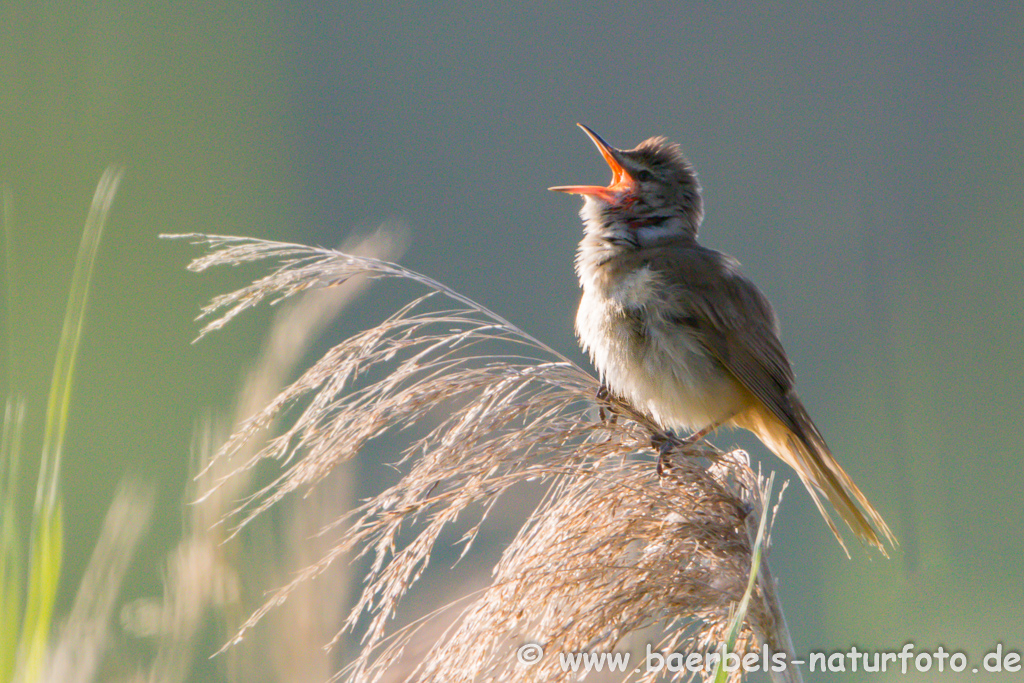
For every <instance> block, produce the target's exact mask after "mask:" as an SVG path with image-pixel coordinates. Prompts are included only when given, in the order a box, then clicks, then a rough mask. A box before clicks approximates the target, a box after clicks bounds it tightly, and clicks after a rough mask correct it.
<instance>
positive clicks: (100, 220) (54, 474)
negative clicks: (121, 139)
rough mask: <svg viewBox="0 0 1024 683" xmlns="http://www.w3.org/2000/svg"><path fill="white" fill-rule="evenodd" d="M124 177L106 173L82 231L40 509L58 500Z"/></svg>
mask: <svg viewBox="0 0 1024 683" xmlns="http://www.w3.org/2000/svg"><path fill="white" fill-rule="evenodd" d="M123 174H124V171H123V169H120V168H114V167H110V168H108V169H107V170H106V171H104V172H103V177H101V178H100V182H99V184H98V185H97V186H96V193H95V194H94V195H93V199H92V206H91V207H90V209H89V216H88V217H87V218H86V220H85V229H84V230H83V231H82V242H81V244H80V245H79V248H78V257H77V258H76V259H75V272H74V274H73V275H72V277H71V291H70V294H69V297H68V307H67V310H66V311H65V313H64V327H63V329H62V330H61V334H60V344H59V345H58V347H57V359H56V361H55V362H54V365H53V380H52V382H51V383H50V395H49V398H48V399H47V405H46V426H45V431H44V432H43V462H42V468H41V470H40V476H39V489H38V491H37V495H36V506H37V507H38V506H40V505H41V504H42V501H43V500H44V499H46V500H51V501H52V500H55V498H56V494H57V481H58V479H59V472H60V456H61V451H62V448H63V446H64V430H65V429H66V428H67V421H68V406H69V405H70V403H71V383H72V379H73V375H74V367H75V359H76V357H77V356H78V345H79V342H80V341H81V338H82V324H83V321H84V320H85V308H86V304H87V303H88V300H89V284H90V282H91V281H92V272H93V267H94V266H95V264H96V254H97V253H98V252H99V246H100V238H101V237H102V236H103V228H104V226H105V225H106V222H107V216H108V215H109V214H110V206H111V204H112V203H113V201H114V195H115V194H116V192H117V185H118V183H120V182H121V177H122V175H123ZM44 486H45V487H46V488H45V489H44Z"/></svg>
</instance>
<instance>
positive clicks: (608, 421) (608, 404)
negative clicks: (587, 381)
mask: <svg viewBox="0 0 1024 683" xmlns="http://www.w3.org/2000/svg"><path fill="white" fill-rule="evenodd" d="M594 398H595V399H597V416H598V419H600V421H601V424H604V425H608V426H609V427H611V426H613V425H614V424H615V423H616V421H617V420H618V419H619V413H618V411H617V410H616V409H615V406H614V404H613V403H612V392H611V390H609V389H608V387H606V386H605V385H604V384H602V385H601V386H599V387H598V388H597V392H596V393H595V394H594Z"/></svg>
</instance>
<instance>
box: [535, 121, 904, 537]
mask: <svg viewBox="0 0 1024 683" xmlns="http://www.w3.org/2000/svg"><path fill="white" fill-rule="evenodd" d="M581 127H582V126H581ZM583 128H584V130H585V131H586V132H587V134H588V135H590V137H591V139H592V140H593V141H594V143H595V144H596V145H597V146H598V149H599V150H600V151H601V153H602V155H603V156H604V158H605V160H606V161H607V162H608V164H609V166H610V167H611V168H612V172H613V178H612V182H611V184H610V185H609V186H608V187H599V186H568V187H559V188H552V189H555V190H559V191H563V192H571V193H575V194H581V195H583V196H584V200H585V201H584V206H583V210H582V211H581V213H580V215H581V217H582V218H583V220H584V228H585V229H584V237H583V240H582V241H581V242H580V248H579V251H578V253H577V259H576V270H577V273H578V275H579V278H580V284H581V287H582V288H583V296H582V298H581V301H580V306H579V310H578V312H577V317H576V330H577V333H578V335H579V337H580V342H581V344H582V345H583V347H584V348H585V349H586V350H587V352H588V353H589V354H590V356H591V359H592V360H593V361H594V364H595V365H596V366H597V368H598V371H599V372H600V373H601V377H602V380H603V381H604V383H605V384H606V386H607V387H608V388H609V389H610V390H611V391H613V392H614V393H615V394H617V395H618V396H620V397H622V398H623V399H625V400H627V401H629V402H630V403H632V404H633V405H634V406H636V407H637V408H639V409H641V410H644V411H646V412H647V413H649V414H650V415H651V416H652V417H653V418H654V419H655V420H656V421H657V422H658V423H659V424H660V425H662V426H663V427H664V428H666V429H688V430H691V431H697V430H703V429H706V428H709V427H718V426H722V425H728V426H734V427H741V428H743V429H747V430H749V431H751V432H753V433H754V434H755V435H757V437H758V438H759V439H760V440H761V441H762V442H764V444H765V445H766V446H767V447H768V448H770V449H771V450H772V451H773V452H774V453H775V454H776V455H777V456H778V457H779V458H781V459H782V460H783V461H785V462H786V463H787V464H788V465H790V466H791V467H792V468H793V469H794V470H795V471H796V472H797V474H798V475H799V477H800V479H801V481H803V482H804V484H805V485H806V486H807V489H808V491H809V492H810V494H811V497H812V498H813V499H814V502H815V503H816V504H817V506H818V509H819V510H820V511H821V514H822V516H823V517H824V518H825V520H826V521H827V522H828V525H829V527H830V528H831V529H832V531H833V533H835V535H836V538H837V539H839V542H840V543H841V544H843V540H842V537H841V536H840V534H839V530H838V529H837V528H836V525H835V524H834V523H833V521H832V519H831V516H830V515H829V513H828V511H827V509H826V508H825V506H824V504H823V502H822V495H823V496H824V497H825V498H827V499H828V501H829V502H830V503H831V505H832V506H833V507H834V508H835V510H836V511H837V512H838V513H839V516H840V517H842V519H843V520H844V521H845V522H846V523H847V524H848V525H849V526H850V528H851V529H852V530H853V532H854V533H855V534H856V535H857V537H858V538H860V539H861V540H862V541H864V542H865V543H868V544H870V545H873V546H875V547H877V548H878V549H879V550H881V552H882V553H883V554H884V553H885V548H884V545H883V541H882V539H883V538H884V539H886V540H887V541H888V542H889V543H890V544H895V542H896V539H895V537H894V536H893V534H892V531H890V530H889V527H888V526H887V525H886V523H885V521H884V520H883V519H882V517H881V515H879V514H878V512H877V511H876V510H875V509H874V508H873V507H872V506H871V504H870V503H869V502H868V500H867V498H865V496H864V494H863V493H861V491H860V489H858V488H857V486H856V485H855V484H854V483H853V481H852V480H851V479H850V477H849V476H848V475H847V474H846V472H844V471H843V469H842V467H840V465H839V463H837V462H836V460H835V458H833V457H832V454H831V452H830V451H829V448H828V446H827V444H826V443H825V440H824V439H823V438H822V436H821V433H820V432H819V431H818V429H817V428H816V427H815V426H814V423H813V422H812V421H811V418H810V416H809V415H808V414H807V411H806V410H805V409H804V407H803V405H802V404H801V402H800V399H799V398H798V397H797V395H796V391H795V389H794V378H793V371H792V369H791V368H790V364H789V359H788V358H787V357H786V352H785V350H784V349H783V348H782V343H781V342H780V341H779V329H778V322H777V320H776V318H775V313H774V312H773V310H772V307H771V305H770V304H769V303H768V300H767V299H766V298H765V297H764V296H763V295H762V294H761V292H760V291H758V289H757V288H756V287H755V286H754V284H753V283H752V282H750V281H749V280H748V279H747V278H745V277H744V276H743V275H742V274H741V273H740V271H739V264H738V263H737V262H736V261H735V260H734V259H733V258H731V257H729V256H727V255H725V254H721V253H719V252H717V251H713V250H711V249H707V248H705V247H703V246H701V245H700V244H698V243H697V231H698V228H699V226H700V222H701V219H702V217H703V203H702V200H701V196H700V185H699V183H698V182H697V177H696V174H695V173H694V171H693V168H692V167H691V166H690V164H689V163H688V162H687V161H686V160H685V158H684V157H683V156H682V154H681V152H680V151H679V148H678V147H677V146H675V145H671V144H669V143H667V142H666V141H665V140H663V139H662V138H652V139H650V140H648V141H646V142H644V143H642V144H641V145H640V146H639V147H637V148H636V149H633V150H627V151H623V150H617V149H615V148H613V147H611V146H609V145H608V144H607V143H605V142H604V141H603V140H601V138H599V137H598V136H597V135H596V134H594V133H593V132H591V131H590V130H589V129H587V128H585V127H583ZM843 547H844V548H845V547H846V546H845V544H843Z"/></svg>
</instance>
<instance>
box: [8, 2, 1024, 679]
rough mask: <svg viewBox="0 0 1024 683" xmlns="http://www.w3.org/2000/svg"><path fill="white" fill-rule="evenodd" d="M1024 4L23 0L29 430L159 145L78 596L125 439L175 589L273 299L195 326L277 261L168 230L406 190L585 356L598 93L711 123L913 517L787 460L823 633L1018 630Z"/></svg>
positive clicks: (428, 251) (277, 223) (438, 265)
mask: <svg viewBox="0 0 1024 683" xmlns="http://www.w3.org/2000/svg"><path fill="white" fill-rule="evenodd" d="M1022 35H1024V6H1022V5H1021V4H1020V3H1019V2H1007V3H999V2H990V3H963V2H956V3H952V2H949V3H939V2H927V3H898V4H872V6H870V7H868V6H863V7H862V6H860V3H840V2H831V3H794V2H785V3H781V4H777V5H776V6H774V7H773V8H771V9H768V8H765V7H761V8H754V7H746V6H737V7H735V8H731V9H730V8H726V7H725V6H724V5H723V4H721V3H708V4H699V3H692V4H687V5H686V6H681V5H680V4H679V3H656V4H652V5H647V6H645V5H643V4H637V3H623V4H618V3H611V2H602V1H600V0H596V1H595V2H590V3H586V5H585V7H584V8H582V9H581V10H579V11H572V10H568V9H565V8H560V7H554V6H551V5H549V4H547V3H539V4H536V5H534V4H517V5H515V6H513V5H511V4H509V3H489V2H473V3H464V2H461V1H455V2H448V3H443V4H440V3H437V4H429V3H427V4H416V3H401V4H398V3H395V4H392V5H390V6H383V5H382V4H380V3H365V4H363V3H355V2H346V3H337V4H331V6H330V7H326V8H324V7H320V8H315V9H314V8H312V7H310V6H309V5H307V4H306V3H265V2H264V3H250V2H244V3H243V2H238V3H212V4H207V3H204V4H200V3H195V4H192V3H188V4H177V3H176V4H169V3H168V4H166V5H165V4H163V3H132V2H102V1H100V2H92V3H49V4H46V5H44V4H42V3H37V2H21V1H20V0H5V2H4V3H3V4H2V5H0V83H3V87H2V88H0V103H2V104H0V184H2V185H3V189H4V191H5V193H6V197H7V220H8V221H9V223H10V225H12V226H13V233H12V234H13V240H14V244H13V248H14V249H15V253H16V256H17V258H16V261H15V265H16V268H15V269H14V271H13V272H4V274H3V276H4V279H3V282H4V286H7V287H10V286H13V287H14V288H15V289H14V293H15V306H14V307H13V309H12V310H4V311H3V315H4V316H5V322H4V328H5V329H6V328H7V325H8V324H10V325H11V326H12V328H13V330H14V337H13V343H12V344H11V348H12V349H13V352H10V351H8V350H7V345H6V344H5V345H4V347H5V351H4V354H5V356H6V357H5V366H6V367H8V368H9V371H8V372H7V373H5V377H3V379H2V380H0V381H2V384H0V389H2V390H3V393H4V394H7V393H8V392H10V391H11V390H12V389H16V390H18V391H20V392H22V393H23V394H24V395H25V396H26V397H27V398H28V401H29V420H28V431H27V434H28V442H27V443H26V449H25V450H26V453H28V454H32V453H38V450H39V449H38V446H39V443H38V441H39V437H38V435H39V433H40V425H41V422H42V414H43V411H44V407H45V403H44V402H45V396H46V390H47V388H48V384H49V380H50V373H51V369H52V363H53V356H54V351H55V348H56V343H57V339H58V337H59V334H60V325H61V319H62V315H63V310H64V306H65V302H66V296H67V288H68V284H69V280H70V275H71V268H72V267H73V262H74V254H75V251H76V249H77V244H78V239H79V236H80V233H81V225H82V222H83V220H84V218H85V214H86V212H87V210H88V206H89V201H90V198H91V196H92V192H93V189H94V187H95V183H96V182H97V180H98V178H99V176H100V173H101V172H102V170H103V168H104V167H105V166H106V165H107V164H108V163H111V162H120V163H123V164H125V165H126V166H127V168H128V175H127V177H126V180H125V181H124V183H123V184H122V186H121V190H120V193H119V195H118V197H117V200H116V203H115V206H114V210H113V213H112V219H111V223H110V225H109V226H108V228H107V231H106V235H105V237H104V242H103V244H102V246H101V251H100V257H99V264H98V271H97V273H96V276H95V278H94V281H93V290H92V299H91V304H90V309H89V310H88V312H87V318H86V328H85V333H84V337H83V342H82V349H81V354H80V357H79V365H78V368H77V372H76V384H75V391H74V394H73V404H72V409H71V423H70V426H69V433H68V436H67V442H66V447H65V450H66V455H65V461H64V470H63V492H64V500H65V520H66V530H67V541H66V544H67V552H68V557H67V560H66V568H67V579H66V584H65V585H66V587H67V588H66V590H67V593H66V594H64V595H62V598H61V602H60V603H59V605H58V609H60V608H61V607H64V608H66V607H67V605H68V604H69V602H70V599H71V592H70V591H71V589H72V587H73V586H75V585H76V584H77V579H78V578H79V577H80V575H81V572H82V570H83V567H84V564H85V562H86V561H87V559H88V554H89V552H90V549H91V548H92V546H93V544H94V543H95V540H96V536H97V534H98V532H99V527H100V524H101V522H102V517H103V514H104V512H105V511H106V509H107V506H108V505H109V502H110V498H111V496H112V494H113V491H114V488H115V486H116V483H117V481H118V480H119V479H120V477H121V476H122V475H123V474H124V473H126V472H128V473H131V474H133V475H135V476H136V477H138V478H141V479H144V480H147V481H152V482H155V483H156V485H157V487H158V495H159V500H158V514H157V515H156V518H155V519H156V521H155V524H154V528H153V532H152V533H151V535H150V536H149V537H148V540H147V542H146V545H145V546H144V547H143V549H142V553H141V556H140V558H139V559H138V560H137V561H136V563H135V566H134V569H133V571H132V574H131V579H130V581H129V584H128V585H127V586H126V588H125V594H126V597H128V598H131V597H138V596H143V595H149V594H154V593H159V591H160V572H159V569H158V567H159V562H161V561H162V560H161V558H162V557H163V556H164V554H165V553H166V552H167V550H168V549H169V548H170V547H171V546H172V545H173V543H174V540H175V539H176V538H177V535H178V534H179V533H180V527H181V521H182V516H183V513H182V503H183V500H184V498H183V497H184V493H183V491H184V486H185V483H186V480H187V477H188V466H189V444H190V441H191V433H192V428H193V425H194V424H195V421H196V420H197V418H198V417H199V416H200V415H201V414H202V413H203V411H204V410H205V409H206V408H207V407H209V406H213V407H222V406H224V405H226V404H227V402H228V401H229V400H230V398H231V396H232V395H233V392H234V391H235V390H236V389H237V388H238V386H239V377H240V375H241V373H242V371H243V370H244V369H245V368H246V367H247V365H248V364H249V363H250V362H251V360H252V357H253V354H254V353H255V351H256V350H257V349H258V347H259V345H260V343H261V341H260V333H261V330H262V329H263V327H262V324H263V322H264V320H263V318H261V317H260V316H259V315H249V316H245V317H243V318H242V319H240V320H238V321H237V322H235V323H233V324H232V325H231V326H230V327H229V328H228V329H227V330H226V331H224V332H221V333H218V334H216V335H214V336H213V337H212V338H210V339H206V340H204V341H203V342H202V343H201V344H198V345H196V346H191V345H190V343H189V342H190V341H191V340H192V338H193V337H194V336H195V333H196V330H197V326H196V325H195V324H194V323H193V321H192V318H193V317H194V316H195V314H196V313H197V312H198V309H199V306H200V305H201V304H202V303H205V302H206V301H207V300H208V299H209V298H210V297H211V296H213V295H215V294H218V293H222V292H224V291H227V290H228V289H230V288H233V287H234V286H237V285H240V284H242V283H244V282H245V281H246V280H247V279H249V278H251V277H253V276H255V275H258V274H259V271H255V270H254V271H247V272H245V273H235V272H231V273H212V274H209V273H208V274H203V275H199V276H197V275H192V274H189V273H187V272H186V271H185V269H184V266H185V264H186V263H187V261H188V260H189V259H190V258H191V257H192V256H194V255H195V254H196V252H195V250H193V249H191V248H189V247H188V246H187V245H185V244H183V243H177V242H176V243H168V242H164V241H158V240H157V235H158V234H160V233H164V232H190V231H204V232H214V233H221V234H245V235H252V236H261V237H268V238H272V239H282V240H291V241H301V242H305V243H315V244H322V245H325V246H333V245H335V244H337V243H338V242H339V241H340V240H341V239H342V238H343V237H344V236H345V235H346V234H348V233H350V232H352V231H353V230H365V229H367V228H370V227H373V226H375V225H376V224H378V223H380V222H381V221H383V220H386V219H394V218H397V219H400V220H403V221H405V222H406V223H408V224H409V225H410V226H411V228H412V245H411V247H410V249H409V251H408V254H407V257H406V258H405V263H406V264H407V265H409V266H411V267H412V268H414V269H416V270H420V271H422V272H425V273H427V274H429V275H431V276H433V277H435V278H437V279H439V280H441V281H443V282H446V283H447V284H449V285H451V286H453V287H454V288H455V289H458V290H460V291H462V292H463V293H465V294H467V295H468V296H470V297H472V298H475V299H476V300H478V301H480V302H482V303H484V304H485V305H487V306H489V307H491V308H493V309H495V310H497V311H500V312H501V313H502V314H503V315H505V316H506V317H508V318H509V319H510V320H512V321H514V322H516V323H518V324H520V325H521V326H523V327H524V328H526V329H527V330H529V331H530V332H531V333H532V334H534V335H535V336H537V337H538V338H540V339H541V340H543V341H545V342H546V343H548V344H550V345H551V346H553V347H554V348H556V349H558V350H559V351H562V352H564V353H567V354H572V355H573V357H576V358H579V359H580V360H581V362H584V359H583V358H582V355H581V354H579V352H578V351H577V347H576V343H575V340H574V338H573V332H572V318H573V314H574V310H575V305H576V298H577V285H576V281H575V277H574V275H573V272H572V257H573V253H574V248H575V243H576V242H577V240H578V238H579V235H580V226H579V222H578V219H577V218H576V216H575V213H576V211H577V210H578V204H577V202H576V201H574V200H570V199H567V198H566V197H564V196H561V195H555V194H552V193H548V192H546V191H545V188H546V187H548V186H551V185H556V184H566V183H597V182H603V181H604V180H605V179H606V176H607V169H606V168H605V167H604V164H603V162H602V161H601V159H600V157H599V155H597V154H596V153H595V152H594V150H593V148H592V146H591V145H590V143H589V142H588V141H587V139H586V138H585V137H584V136H583V135H582V134H581V133H580V132H579V131H578V130H577V129H576V128H575V127H574V126H573V124H574V123H575V122H576V121H582V122H585V123H587V124H588V125H589V126H591V127H593V128H594V129H595V130H596V131H598V132H599V133H600V134H601V135H603V136H604V137H605V138H606V139H607V140H608V141H609V142H611V143H612V144H615V145H617V146H622V147H632V146H634V145H635V144H637V143H638V142H640V141H641V140H643V139H644V138H646V137H648V136H651V135H665V136H667V137H669V138H671V139H673V140H676V141H678V142H680V143H681V145H682V147H683V148H684V150H686V152H687V154H688V155H689V157H690V158H691V160H692V161H693V162H694V163H695V165H696V167H697V170H698V172H699V173H700V175H701V178H702V181H703V185H704V188H705V199H706V207H707V219H706V221H705V223H704V227H703V229H702V238H703V241H704V243H705V244H706V245H708V246H711V247H713V248H717V249H720V250H723V251H726V252H728V253H731V254H733V255H735V256H736V257H737V258H739V259H740V260H741V261H742V262H743V264H744V267H745V269H746V272H747V273H748V274H749V275H750V276H751V277H752V278H753V279H754V280H755V281H756V282H757V283H758V284H759V285H760V286H761V287H762V289H763V290H764V291H765V293H766V294H767V295H768V296H769V297H770V298H771V300H772V301H773V302H774V304H775V306H776V308H777V310H778V313H779V316H780V318H781V321H782V326H783V335H784V341H785V343H786V345H787V348H788V350H789V352H790V356H791V358H792V361H793V364H794V367H795V370H796V373H797V377H798V385H799V388H800V391H801V394H802V395H803V397H804V399H805V403H806V404H807V405H808V406H809V408H810V410H811V413H812V414H813V415H814V417H815V420H816V422H817V423H818V424H819V426H820V427H821V429H822V431H823V432H824V433H825V435H826V436H827V437H828V438H829V440H830V442H831V443H832V446H833V450H834V451H835V452H836V454H837V456H838V457H839V459H840V461H841V462H842V463H843V464H844V465H845V466H846V468H847V470H848V471H849V472H850V474H851V475H852V476H853V478H854V480H855V481H857V482H858V483H859V484H860V486H861V488H862V489H863V490H864V492H865V493H866V494H867V496H868V498H869V499H870V500H871V501H873V502H874V504H875V505H876V507H878V508H879V510H880V511H882V513H883V514H884V515H885V516H886V518H887V519H888V520H889V522H890V523H891V525H892V526H893V529H894V530H895V531H896V533H897V535H898V536H899V538H900V539H901V541H902V546H901V547H900V548H899V549H898V550H897V552H896V554H895V556H894V557H893V559H892V560H890V561H885V560H880V559H878V558H874V559H872V558H870V557H869V556H868V553H867V552H865V551H861V550H859V549H854V557H853V559H852V561H848V560H847V559H846V558H845V556H844V555H843V554H842V552H841V550H840V548H839V547H838V546H837V544H836V543H835V542H834V541H833V539H832V537H831V535H830V534H829V532H828V530H827V528H826V527H825V525H824V524H823V523H822V522H821V520H820V519H819V518H818V515H817V513H816V512H815V510H814V508H813V506H812V504H811V502H810V500H809V498H808V496H807V495H806V493H805V492H804V491H803V490H801V489H800V487H798V486H794V487H791V488H790V491H789V493H788V495H787V498H786V501H785V503H784V505H783V508H782V511H781V514H780V518H779V522H778V524H777V526H776V531H775V542H774V547H773V554H772V563H773V567H774V571H775V574H776V576H777V577H778V578H779V581H780V592H781V597H782V601H783V605H784V606H785V608H786V609H787V614H788V617H789V621H790V625H791V629H792V631H793V637H794V640H795V642H796V647H797V651H798V652H807V651H810V650H829V651H831V650H837V649H842V650H845V649H848V648H849V646H850V645H853V644H856V645H857V646H858V647H867V648H870V649H883V650H898V649H899V648H900V647H901V646H902V645H903V643H905V642H908V641H909V642H914V643H915V644H916V645H917V647H918V648H919V649H923V648H931V647H934V646H936V645H939V644H941V645H943V646H945V647H946V648H947V649H953V650H963V651H965V652H966V653H967V654H968V655H969V656H970V657H971V658H972V663H977V662H978V661H980V659H981V656H982V655H983V654H984V653H985V652H987V651H988V650H989V649H991V648H993V647H994V646H995V644H996V643H999V642H1002V643H1004V645H1005V646H1006V647H1011V648H1014V649H1017V650H1020V649H1021V647H1022V646H1024V640H1022V636H1021V627H1020V624H1021V620H1022V617H1021V609H1022V607H1024V591H1022V590H1021V586H1022V585H1024V569H1022V562H1021V557H1022V556H1024V534H1022V533H1021V526H1020V524H1021V519H1022V518H1024V494H1022V492H1021V491H1022V484H1024V476H1022V472H1024V468H1022V465H1021V453H1022V451H1024V436H1022V432H1021V430H1020V425H1021V423H1022V421H1024V409H1022V401H1021V389H1022V388H1024V381H1022V367H1024V341H1022V339H1024V335H1022V333H1024V323H1022V321H1024V286H1022V274H1024V267H1022V265H1021V259H1022V257H1024V236H1022V234H1024V231H1022V226H1024V40H1022V38H1021V36H1022ZM387 305H388V304H387V302H384V306H385V307H387ZM353 324H354V323H353ZM353 329H355V328H352V327H346V328H344V329H342V327H341V326H339V327H338V328H337V329H334V330H332V332H331V334H332V335H333V336H334V338H340V337H341V336H343V335H345V334H346V333H351V332H352V331H353ZM717 442H718V443H719V445H722V446H728V445H731V444H732V443H739V444H741V445H744V446H748V447H749V448H750V450H751V452H752V453H753V454H755V455H756V456H758V457H761V456H765V455H766V453H765V451H764V450H763V448H761V447H760V445H757V444H754V443H751V441H750V440H749V439H745V437H743V436H742V435H733V434H724V435H720V436H719V437H718V439H717ZM763 461H764V462H765V464H767V465H768V466H770V467H772V468H775V469H780V467H781V466H780V465H779V463H777V462H776V461H775V460H773V459H769V458H768V457H765V458H764V459H763ZM23 470H27V471H29V472H31V471H33V467H32V466H31V464H26V465H25V466H24V467H23ZM780 473H781V474H784V475H785V476H789V472H788V471H780ZM25 491H26V501H27V500H29V498H30V494H31V486H29V485H26V487H25ZM866 676H867V675H866V674H862V673H857V674H854V673H848V674H846V675H836V676H834V677H833V678H834V680H844V681H847V680H848V681H859V680H868V679H867V678H866ZM936 676H937V674H935V673H934V672H933V673H932V674H921V675H920V676H919V680H937V678H936ZM1004 676H1006V674H1004ZM889 677H890V678H892V679H894V680H895V678H896V677H897V676H893V675H891V674H890V676H889ZM950 677H951V678H952V676H950ZM899 678H900V679H901V680H915V679H914V677H913V676H911V677H906V678H905V677H902V676H900V677H899ZM872 680H878V677H875V678H874V679H872ZM943 680H944V679H943ZM1001 680H1009V678H1003V679H1001Z"/></svg>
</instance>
